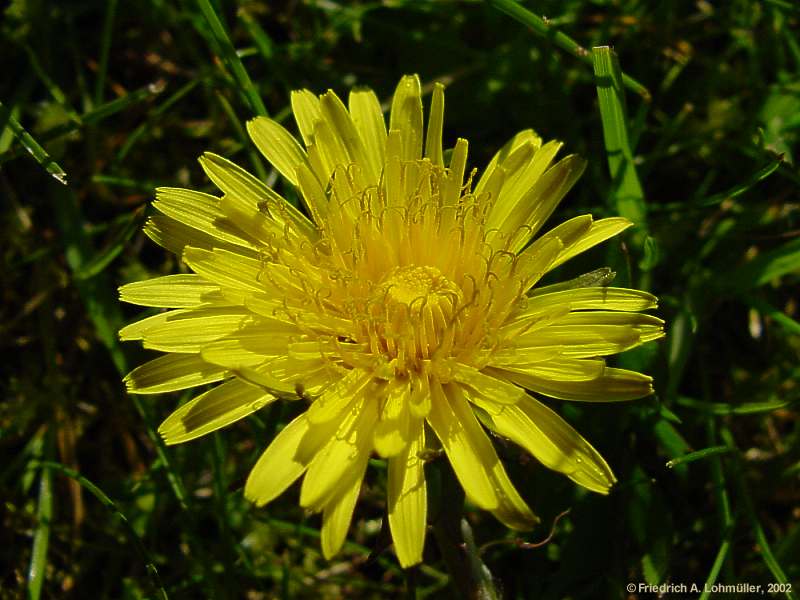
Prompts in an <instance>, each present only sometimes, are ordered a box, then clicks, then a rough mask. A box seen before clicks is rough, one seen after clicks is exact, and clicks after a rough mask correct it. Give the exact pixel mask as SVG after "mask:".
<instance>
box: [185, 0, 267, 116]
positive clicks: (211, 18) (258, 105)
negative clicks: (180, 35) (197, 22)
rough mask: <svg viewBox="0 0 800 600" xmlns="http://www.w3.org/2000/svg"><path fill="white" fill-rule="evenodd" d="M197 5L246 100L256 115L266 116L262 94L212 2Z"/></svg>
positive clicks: (199, 2)
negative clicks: (237, 52) (245, 66)
mask: <svg viewBox="0 0 800 600" xmlns="http://www.w3.org/2000/svg"><path fill="white" fill-rule="evenodd" d="M197 5H198V6H199V7H200V10H201V11H202V13H203V16H204V17H205V18H206V21H208V25H209V27H210V28H211V32H212V33H213V34H214V38H215V39H216V40H217V43H218V44H219V47H220V49H221V52H222V53H223V56H222V59H223V60H224V61H225V64H227V65H228V68H229V69H230V71H231V73H232V74H233V77H234V78H235V79H236V83H237V84H238V85H239V88H240V91H241V93H242V94H243V95H244V97H245V100H247V103H248V104H249V105H250V109H251V110H252V111H253V112H254V113H255V114H256V115H262V116H266V115H267V108H266V107H265V106H264V102H263V101H262V100H261V95H260V94H259V93H258V90H257V89H256V88H255V86H254V85H253V82H252V81H251V79H250V75H248V74H247V71H246V70H245V68H244V65H243V64H242V60H241V59H240V58H239V55H238V54H236V49H235V48H234V47H233V42H231V38H230V37H229V36H228V32H227V31H226V30H225V26H224V25H223V24H222V21H221V20H220V18H219V16H218V15H217V13H216V11H215V10H214V7H213V6H212V5H211V2H209V0H197Z"/></svg>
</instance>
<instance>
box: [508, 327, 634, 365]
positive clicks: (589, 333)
mask: <svg viewBox="0 0 800 600" xmlns="http://www.w3.org/2000/svg"><path fill="white" fill-rule="evenodd" d="M641 343H642V340H641V336H640V334H639V332H638V331H636V330H635V329H634V328H632V327H613V326H612V327H609V326H597V325H595V326H591V327H582V326H580V325H574V326H562V325H553V326H551V327H547V328H545V329H542V330H539V331H536V332H534V333H525V334H524V335H521V336H519V337H517V338H516V339H515V347H516V348H519V349H520V350H521V352H522V353H521V354H520V356H523V355H524V354H525V353H527V352H531V351H532V352H534V353H535V352H536V350H545V351H548V350H549V351H556V352H558V353H559V354H561V355H562V356H569V357H572V358H587V357H591V356H608V355H609V354H617V353H619V352H623V351H625V350H628V349H629V348H634V347H635V346H638V345H639V344H641ZM510 352H511V350H509V353H510ZM502 362H503V364H506V365H510V366H513V365H514V361H513V359H511V358H510V357H509V359H508V360H503V361H502ZM492 364H501V363H500V362H495V361H494V360H493V361H492ZM519 364H525V362H524V360H523V359H522V358H521V359H520V361H519Z"/></svg>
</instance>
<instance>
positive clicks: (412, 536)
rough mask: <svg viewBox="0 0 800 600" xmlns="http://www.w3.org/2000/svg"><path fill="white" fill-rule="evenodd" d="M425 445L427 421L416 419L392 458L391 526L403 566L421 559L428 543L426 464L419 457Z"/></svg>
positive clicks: (389, 484)
mask: <svg viewBox="0 0 800 600" xmlns="http://www.w3.org/2000/svg"><path fill="white" fill-rule="evenodd" d="M424 449H425V427H424V423H423V421H422V420H417V419H414V421H413V422H412V427H411V433H410V442H409V443H408V444H407V445H406V447H405V449H404V451H403V452H402V453H401V454H399V455H397V456H393V457H391V458H390V459H389V479H388V483H387V488H388V489H387V492H388V500H389V510H388V512H389V529H390V530H391V532H392V540H394V549H395V552H396V553H397V558H398V560H399V561H400V566H401V567H403V568H404V569H406V568H408V567H410V566H412V565H415V564H417V563H419V562H421V561H422V550H423V547H424V546H425V528H426V520H427V512H428V495H427V488H426V485H425V471H424V466H425V465H424V462H423V461H422V459H420V457H419V453H420V452H422V451H423V450H424Z"/></svg>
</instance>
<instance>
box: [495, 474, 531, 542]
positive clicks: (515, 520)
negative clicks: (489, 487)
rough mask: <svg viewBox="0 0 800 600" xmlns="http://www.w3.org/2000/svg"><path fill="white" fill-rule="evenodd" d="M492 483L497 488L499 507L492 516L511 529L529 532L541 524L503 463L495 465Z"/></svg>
mask: <svg viewBox="0 0 800 600" xmlns="http://www.w3.org/2000/svg"><path fill="white" fill-rule="evenodd" d="M492 482H493V483H494V486H495V493H496V494H497V499H498V505H497V508H495V509H494V510H493V511H492V514H493V515H494V516H495V517H497V519H498V520H499V521H500V522H501V523H503V525H505V526H506V527H510V528H511V529H519V530H522V531H527V530H529V529H533V526H534V525H536V523H538V522H539V518H538V517H537V516H536V515H534V514H533V513H532V512H531V509H530V508H529V507H528V505H527V504H526V503H525V501H524V500H523V499H522V497H521V496H520V495H519V492H517V490H516V488H515V487H514V484H513V483H511V480H510V479H509V478H508V474H507V473H506V470H505V468H504V467H503V463H501V462H499V461H498V463H497V464H496V465H495V468H494V470H493V472H492Z"/></svg>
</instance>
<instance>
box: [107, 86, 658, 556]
mask: <svg viewBox="0 0 800 600" xmlns="http://www.w3.org/2000/svg"><path fill="white" fill-rule="evenodd" d="M291 103H292V110H293V113H294V117H295V120H296V122H297V128H298V130H299V133H300V136H301V138H302V141H303V143H302V144H300V143H299V142H298V141H297V140H296V139H295V138H294V137H293V136H292V134H290V133H289V132H288V131H287V130H286V129H284V128H283V127H282V126H281V125H279V124H278V123H277V122H275V121H273V120H270V119H268V118H265V117H258V118H256V119H254V120H252V121H250V122H249V123H248V124H247V130H248V132H249V134H250V136H251V138H252V140H253V142H254V143H255V145H256V146H257V147H258V149H259V150H260V151H261V152H262V153H263V155H264V156H265V157H266V159H267V160H268V161H269V162H270V163H271V164H272V165H273V166H274V167H275V169H277V171H278V172H279V173H280V174H281V175H282V176H283V177H284V178H285V179H286V180H287V181H288V183H289V184H291V186H294V187H295V188H296V189H297V190H298V195H299V197H300V198H301V200H302V202H303V209H304V211H302V212H301V211H300V210H298V209H296V208H295V207H294V206H292V205H291V204H289V203H288V202H287V201H286V200H284V199H283V198H282V197H281V196H280V195H278V194H277V193H276V192H275V191H273V190H272V189H271V188H269V187H268V186H266V185H265V184H264V183H262V182H261V181H259V180H258V179H256V178H255V177H254V176H253V175H251V174H249V173H248V172H246V171H245V170H243V169H242V168H240V167H238V166H236V165H235V164H233V163H231V162H229V161H228V160H226V159H224V158H222V157H220V156H218V155H215V154H211V153H206V154H205V155H204V156H203V157H202V158H201V159H200V164H201V165H202V167H203V169H204V170H205V172H206V174H207V175H208V177H209V179H211V181H212V182H213V183H214V184H215V185H216V186H217V187H218V188H219V189H220V191H221V196H214V195H209V194H205V193H200V192H197V191H192V190H187V189H176V188H161V189H159V190H157V197H156V200H155V203H154V207H155V208H156V210H157V211H158V212H159V213H160V214H158V215H156V216H153V217H152V218H151V219H150V220H149V221H148V223H147V225H146V227H145V233H146V234H147V235H148V236H149V237H150V238H152V239H153V240H154V241H155V242H157V243H158V244H160V245H161V246H163V247H164V248H166V249H168V250H170V251H172V252H174V253H176V254H177V255H178V256H179V257H180V259H181V260H182V261H183V262H184V263H185V264H186V265H187V266H188V268H189V269H191V271H192V273H189V274H180V275H168V276H166V277H159V278H156V279H151V280H148V281H141V282H136V283H131V284H128V285H124V286H122V288H120V295H121V299H122V300H124V301H126V302H131V303H134V304H138V305H142V306H149V307H160V308H168V309H171V310H168V311H165V312H160V313H158V314H155V315H154V316H150V317H148V318H145V319H143V320H140V321H138V322H136V323H133V324H132V325H128V326H127V327H125V328H123V329H122V330H121V332H120V336H121V338H122V339H123V340H141V341H142V343H143V345H144V347H146V348H151V349H153V350H158V351H161V352H164V353H165V354H164V355H163V356H161V357H159V358H156V359H155V360H152V361H151V362H148V363H146V364H144V365H142V366H140V367H138V368H137V369H135V370H134V371H133V372H131V373H130V374H129V375H128V376H127V377H126V379H125V382H126V384H127V387H128V390H129V391H130V392H132V393H138V394H155V393H162V392H170V391H174V390H182V389H186V388H192V387H195V386H201V385H205V384H212V383H219V385H217V386H216V387H213V388H211V389H210V390H208V391H205V392H203V393H201V394H199V395H198V396H197V397H195V398H194V399H193V400H191V401H190V402H188V403H187V404H184V405H183V406H181V407H180V408H178V410H176V411H175V412H174V413H172V414H171V415H170V416H169V417H168V418H167V419H166V421H164V423H163V424H162V425H161V427H160V429H159V432H160V433H161V435H162V436H163V437H164V440H165V441H166V443H168V444H177V443H181V442H186V441H188V440H192V439H194V438H197V437H199V436H202V435H205V434H207V433H209V432H211V431H214V430H217V429H219V428H221V427H225V426H226V425H229V424H231V423H233V422H234V421H237V420H239V419H242V418H243V417H246V416H247V415H249V414H251V413H253V412H255V411H257V410H259V409H260V408H262V407H263V406H265V405H267V404H269V403H271V402H274V401H275V400H276V399H283V400H293V401H295V402H300V403H302V405H303V406H304V407H305V408H306V410H305V411H304V412H302V414H300V416H298V417H297V418H295V419H294V420H293V421H292V422H290V423H289V424H288V425H287V426H286V427H285V428H284V429H283V430H282V431H280V433H278V435H277V436H276V437H275V439H274V440H272V443H271V444H270V445H269V447H268V448H267V450H266V451H265V452H264V453H263V455H262V456H261V457H260V459H259V460H258V462H257V463H256V464H255V466H254V467H253V469H252V471H251V473H250V475H249V478H248V480H247V483H246V485H245V489H244V493H245V496H246V497H247V498H248V499H250V500H252V501H253V502H255V503H256V504H257V505H264V504H266V503H267V502H270V501H271V500H273V499H274V498H275V497H277V496H278V495H280V494H281V493H282V492H284V490H286V489H287V488H288V487H289V486H290V485H291V484H292V483H293V482H295V481H296V480H298V479H299V478H301V477H302V485H301V488H300V504H301V505H302V506H303V507H305V508H306V509H309V510H311V511H314V512H321V513H322V535H321V538H322V550H323V554H324V555H325V556H326V557H331V556H333V555H335V554H336V553H337V552H338V551H339V549H340V548H341V546H342V544H343V542H344V539H345V537H346V533H347V529H348V527H349V524H350V521H351V518H352V514H353V509H354V506H355V504H356V499H357V497H358V495H359V491H360V488H361V483H362V480H363V477H364V473H365V470H366V467H367V463H368V459H369V458H370V456H372V455H373V453H376V454H377V455H378V456H380V457H382V458H384V459H386V460H387V463H388V483H387V488H388V490H387V493H388V499H387V505H388V519H389V527H390V531H391V534H392V538H393V541H394V546H395V551H396V553H397V556H398V558H399V561H400V564H401V565H403V566H404V567H405V566H410V565H413V564H416V563H418V562H420V561H421V559H422V549H423V545H424V538H425V529H426V512H427V499H426V485H425V476H424V472H423V462H424V457H425V456H426V455H427V453H425V452H424V450H425V449H426V448H434V447H435V448H439V447H440V448H443V450H444V452H445V453H446V455H447V458H448V460H449V461H450V464H451V465H452V467H453V470H454V472H455V474H456V476H457V478H458V480H459V481H460V483H461V485H462V486H463V488H464V491H465V493H466V496H467V498H468V499H469V501H471V502H472V503H473V504H474V505H476V506H478V507H480V508H482V509H485V510H488V511H491V512H492V513H493V514H494V515H495V516H496V517H497V518H498V519H499V520H500V521H501V522H503V523H504V524H506V525H507V526H509V527H511V528H515V529H528V528H530V527H531V526H532V525H533V524H534V523H535V522H536V520H537V519H536V517H535V516H534V514H533V513H532V512H531V510H530V509H529V508H528V506H527V505H526V504H525V502H524V501H523V499H522V498H521V497H520V495H519V494H518V493H517V491H516V490H515V489H514V486H513V485H512V483H511V481H510V480H509V477H508V475H507V474H506V471H505V469H504V467H503V464H502V463H501V462H500V460H499V459H498V456H497V453H496V452H495V449H494V447H493V445H492V442H491V440H490V438H489V436H488V435H487V430H489V431H492V432H494V433H495V434H497V435H499V436H503V437H505V438H508V439H510V440H512V441H513V442H515V443H516V444H518V445H519V446H521V447H522V448H524V449H525V450H527V451H528V452H530V453H531V454H532V455H533V456H534V457H536V458H537V459H538V460H539V461H540V462H541V463H542V464H544V465H545V466H546V467H549V468H551V469H555V470H557V471H560V472H562V473H564V474H565V475H566V476H567V477H569V478H570V479H572V480H573V481H575V482H576V483H578V484H580V485H582V486H584V487H586V488H588V489H589V490H592V491H595V492H599V493H601V494H605V493H607V492H608V490H609V489H610V488H611V486H612V485H613V484H614V482H615V478H614V475H613V474H612V472H611V469H610V468H609V467H608V465H607V464H606V462H605V461H604V460H603V458H602V457H601V456H600V454H599V453H598V452H597V451H596V450H595V449H594V448H593V447H592V446H591V445H590V444H589V443H588V442H587V441H586V440H585V439H584V438H583V437H581V435H580V434H579V433H577V432H576V431H575V430H574V429H573V428H572V427H571V426H570V425H568V424H567V423H566V422H565V421H564V420H563V419H562V418H561V417H560V416H558V414H557V413H556V412H554V411H553V410H552V409H550V408H548V407H547V406H546V405H545V404H543V403H542V402H540V401H539V400H537V399H536V398H535V397H534V396H533V395H531V394H530V393H529V392H533V393H534V394H536V395H541V396H547V397H549V398H556V399H561V400H577V401H583V402H609V401H620V400H632V399H636V398H641V397H644V396H647V395H648V394H650V393H651V392H652V386H651V381H652V380H651V378H650V377H647V376H645V375H642V374H639V373H635V372H632V371H627V370H623V369H618V368H611V367H607V366H606V364H605V361H604V359H603V358H602V357H604V356H607V355H611V354H615V353H618V352H621V351H623V350H627V349H629V348H633V347H634V346H638V345H639V344H642V343H644V342H646V341H648V340H653V339H656V338H658V337H660V336H662V335H663V331H662V326H663V322H662V321H661V320H659V319H657V318H655V317H653V316H650V315H646V314H642V313H641V312H640V311H644V310H647V309H652V308H654V307H655V306H656V298H655V297H654V296H652V295H650V294H648V293H646V292H643V291H637V290H630V289H622V288H614V287H609V286H608V285H606V283H607V282H605V281H602V280H603V273H600V275H599V276H594V275H591V274H590V275H588V276H586V277H584V278H578V280H575V281H573V282H571V283H568V284H560V285H554V286H547V287H543V288H540V289H537V288H536V287H535V286H536V284H537V282H538V281H539V280H540V278H541V277H542V276H543V275H544V274H545V273H547V272H548V271H550V270H551V269H554V268H555V267H558V266H559V265H561V264H562V263H564V262H565V261H567V260H569V259H570V258H572V257H573V256H575V255H577V254H579V253H580V252H583V251H584V250H586V249H588V248H590V247H592V246H594V245H596V244H598V243H600V242H602V241H604V240H606V239H608V238H610V237H612V236H614V235H616V234H618V233H620V232H621V231H623V230H624V229H625V228H627V227H629V226H630V225H631V223H630V222H629V221H627V220H626V219H623V218H618V217H617V218H606V219H600V220H593V219H592V217H591V215H583V216H578V217H575V218H573V219H570V220H568V221H566V222H565V223H562V224H561V225H558V226H557V227H555V228H554V229H551V230H550V231H549V232H547V233H545V234H544V235H541V236H539V237H536V234H537V233H538V232H539V230H540V229H541V227H542V225H543V224H544V223H545V221H546V220H547V219H548V217H549V216H550V214H551V213H552V212H553V210H554V209H555V207H556V205H557V204H558V202H559V201H560V200H561V199H562V197H563V196H564V195H565V194H566V193H567V191H568V190H569V189H570V188H571V187H572V185H573V184H574V183H575V181H576V180H577V179H578V177H579V176H580V175H581V173H582V172H583V170H584V166H585V162H584V161H583V160H582V159H581V158H579V157H578V156H575V155H570V156H567V157H566V158H563V159H561V160H560V161H558V162H554V159H555V156H556V154H557V152H558V151H559V149H560V148H561V143H559V142H555V141H551V142H548V143H545V144H543V143H542V140H541V138H540V137H539V136H537V135H536V134H535V133H534V132H533V131H532V130H526V131H522V132H521V133H518V134H517V135H515V136H514V137H513V138H512V139H511V140H510V141H509V142H508V143H507V144H506V145H505V146H504V147H503V148H502V149H501V150H500V151H499V152H498V153H497V154H496V155H495V157H494V158H493V159H492V160H491V162H490V163H489V165H488V167H487V168H486V169H485V170H483V172H482V173H481V175H480V177H478V176H477V171H469V170H468V169H467V141H466V140H465V139H458V140H457V142H456V144H455V147H454V148H453V149H452V153H451V154H450V158H449V161H448V163H447V164H445V159H444V156H445V155H444V152H443V150H442V123H443V113H444V90H443V86H441V85H436V86H435V87H434V89H433V97H432V101H431V106H430V113H429V117H428V126H427V130H425V129H424V128H423V106H422V100H421V89H420V82H419V79H418V77H416V76H406V77H403V78H402V79H401V81H400V83H399V84H398V86H397V89H396V91H395V93H394V97H393V99H392V103H391V111H390V117H389V124H388V129H387V126H386V123H385V121H384V118H383V114H382V111H381V107H380V104H379V102H378V99H377V97H376V96H375V94H374V93H373V92H372V91H370V90H354V91H352V92H351V93H350V95H349V99H348V106H347V107H346V106H345V105H344V104H343V103H342V101H341V100H340V99H339V98H338V97H337V95H336V94H335V93H333V92H332V91H328V92H327V93H325V94H322V95H321V96H316V95H314V94H312V93H311V92H309V91H307V90H302V91H296V92H294V93H293V94H292V97H291Z"/></svg>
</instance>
